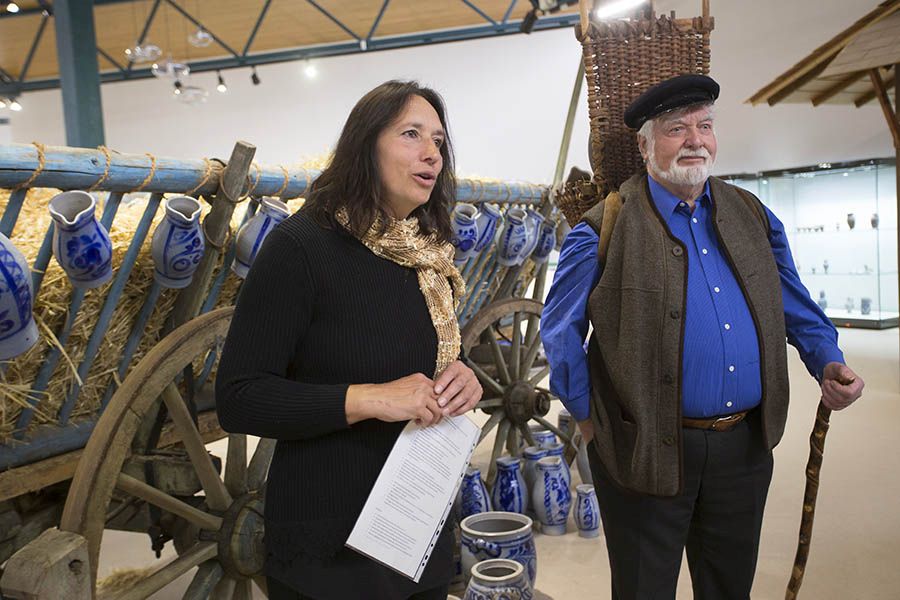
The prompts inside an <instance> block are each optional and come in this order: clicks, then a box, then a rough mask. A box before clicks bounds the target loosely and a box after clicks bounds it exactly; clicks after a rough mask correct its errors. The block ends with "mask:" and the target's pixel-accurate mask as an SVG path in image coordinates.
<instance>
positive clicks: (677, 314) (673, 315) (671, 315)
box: [669, 310, 681, 319]
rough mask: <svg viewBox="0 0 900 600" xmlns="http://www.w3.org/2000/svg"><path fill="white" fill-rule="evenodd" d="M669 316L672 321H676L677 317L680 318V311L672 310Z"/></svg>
mask: <svg viewBox="0 0 900 600" xmlns="http://www.w3.org/2000/svg"><path fill="white" fill-rule="evenodd" d="M669 316H670V317H672V318H673V319H677V318H678V317H680V316H681V311H680V310H673V311H671V312H670V313H669Z"/></svg>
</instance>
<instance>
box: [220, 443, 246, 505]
mask: <svg viewBox="0 0 900 600" xmlns="http://www.w3.org/2000/svg"><path fill="white" fill-rule="evenodd" d="M225 488H226V489H227V490H228V493H230V494H231V495H232V497H234V498H237V497H238V496H242V495H244V494H246V493H247V436H246V435H243V434H240V433H230V434H228V454H227V455H226V458H225Z"/></svg>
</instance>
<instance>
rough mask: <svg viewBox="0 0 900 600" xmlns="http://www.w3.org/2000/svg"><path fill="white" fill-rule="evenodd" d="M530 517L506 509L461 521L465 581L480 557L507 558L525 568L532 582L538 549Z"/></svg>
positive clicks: (480, 559)
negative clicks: (505, 510) (508, 511)
mask: <svg viewBox="0 0 900 600" xmlns="http://www.w3.org/2000/svg"><path fill="white" fill-rule="evenodd" d="M532 524H533V521H532V519H531V518H529V517H527V516H525V515H520V514H511V513H506V512H490V513H484V514H478V515H473V516H471V517H468V518H466V519H463V521H462V523H461V527H460V530H461V538H462V544H461V549H462V556H461V562H462V566H463V572H464V573H465V577H466V579H467V580H468V578H469V576H470V571H471V569H472V566H473V565H475V564H476V563H478V562H481V561H483V560H488V559H492V558H507V559H510V560H515V561H516V562H518V563H520V564H522V566H524V567H525V572H526V574H527V575H528V580H529V582H530V583H531V585H532V586H533V585H534V581H535V579H536V578H537V551H536V549H535V545H534V535H533V533H532Z"/></svg>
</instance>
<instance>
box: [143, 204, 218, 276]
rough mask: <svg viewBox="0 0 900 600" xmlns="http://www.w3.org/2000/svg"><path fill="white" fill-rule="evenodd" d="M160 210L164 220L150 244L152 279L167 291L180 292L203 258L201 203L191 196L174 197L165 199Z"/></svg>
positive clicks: (154, 233)
mask: <svg viewBox="0 0 900 600" xmlns="http://www.w3.org/2000/svg"><path fill="white" fill-rule="evenodd" d="M163 207H164V210H165V217H164V219H163V221H162V222H161V223H160V224H159V225H158V226H157V228H156V231H154V232H153V239H152V240H151V242H150V253H151V255H152V256H153V263H154V265H155V266H156V268H155V269H154V271H153V278H154V279H156V281H158V282H159V283H160V284H161V285H163V286H165V287H167V288H174V289H181V288H185V287H187V286H188V285H190V283H191V279H192V278H193V276H194V271H196V270H197V266H198V265H199V264H200V259H201V258H203V251H204V248H205V244H204V242H203V232H202V231H201V230H200V202H198V201H197V200H196V199H195V198H191V197H190V196H174V197H172V198H167V199H166V201H165V202H164V203H163Z"/></svg>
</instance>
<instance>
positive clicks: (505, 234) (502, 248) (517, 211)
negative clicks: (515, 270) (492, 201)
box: [497, 206, 528, 267]
mask: <svg viewBox="0 0 900 600" xmlns="http://www.w3.org/2000/svg"><path fill="white" fill-rule="evenodd" d="M527 218H528V213H527V212H525V209H524V208H519V207H516V206H514V207H512V208H510V209H509V210H507V211H506V225H505V226H504V227H503V231H502V232H501V233H500V239H498V240H497V262H498V263H500V265H501V266H503V267H511V266H513V265H516V264H518V261H519V255H520V254H521V253H522V250H523V249H524V248H525V244H526V243H527V242H528V229H527V225H526V220H527Z"/></svg>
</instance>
